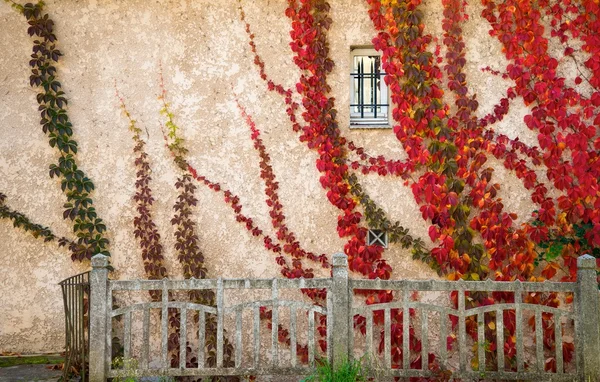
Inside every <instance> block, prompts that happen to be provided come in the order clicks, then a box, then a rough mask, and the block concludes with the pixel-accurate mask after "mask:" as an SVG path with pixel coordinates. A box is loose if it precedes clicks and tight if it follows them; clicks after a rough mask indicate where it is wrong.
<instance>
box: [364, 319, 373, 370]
mask: <svg viewBox="0 0 600 382" xmlns="http://www.w3.org/2000/svg"><path fill="white" fill-rule="evenodd" d="M366 318H367V333H366V334H367V356H368V357H369V366H370V367H371V368H372V367H373V365H375V359H374V358H375V353H373V311H372V310H368V311H367V317H366Z"/></svg>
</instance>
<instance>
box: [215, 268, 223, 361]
mask: <svg viewBox="0 0 600 382" xmlns="http://www.w3.org/2000/svg"><path fill="white" fill-rule="evenodd" d="M223 298H224V296H223V279H221V278H219V279H218V280H217V367H223V315H224V310H223Z"/></svg>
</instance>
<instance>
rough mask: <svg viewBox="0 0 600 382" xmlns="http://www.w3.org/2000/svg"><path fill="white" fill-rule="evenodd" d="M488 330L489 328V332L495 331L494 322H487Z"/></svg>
mask: <svg viewBox="0 0 600 382" xmlns="http://www.w3.org/2000/svg"><path fill="white" fill-rule="evenodd" d="M487 326H488V328H490V329H491V330H495V329H496V323H495V322H494V321H490V322H488V325H487Z"/></svg>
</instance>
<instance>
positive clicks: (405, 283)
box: [349, 279, 577, 292]
mask: <svg viewBox="0 0 600 382" xmlns="http://www.w3.org/2000/svg"><path fill="white" fill-rule="evenodd" d="M349 282H350V287H351V288H352V289H373V290H405V289H408V290H417V291H456V290H465V291H474V292H575V291H576V286H577V283H574V282H552V281H544V282H530V281H525V282H523V281H518V280H517V281H492V280H486V281H446V280H380V279H375V280H357V279H350V280H349Z"/></svg>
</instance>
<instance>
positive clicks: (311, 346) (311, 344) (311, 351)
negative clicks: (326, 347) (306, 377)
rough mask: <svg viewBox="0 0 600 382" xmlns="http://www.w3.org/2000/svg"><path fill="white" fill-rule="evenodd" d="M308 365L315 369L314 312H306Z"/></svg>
mask: <svg viewBox="0 0 600 382" xmlns="http://www.w3.org/2000/svg"><path fill="white" fill-rule="evenodd" d="M308 364H309V366H310V367H315V311H314V310H312V309H311V310H309V311H308Z"/></svg>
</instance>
